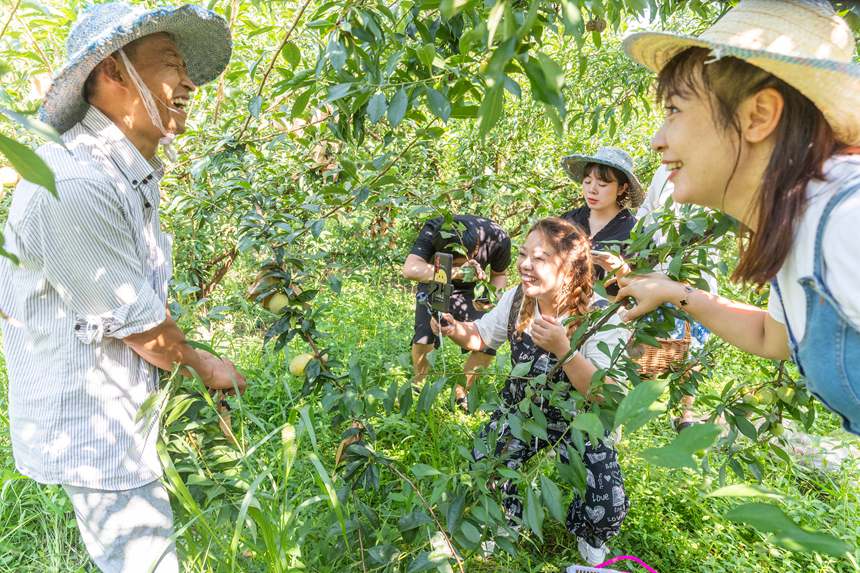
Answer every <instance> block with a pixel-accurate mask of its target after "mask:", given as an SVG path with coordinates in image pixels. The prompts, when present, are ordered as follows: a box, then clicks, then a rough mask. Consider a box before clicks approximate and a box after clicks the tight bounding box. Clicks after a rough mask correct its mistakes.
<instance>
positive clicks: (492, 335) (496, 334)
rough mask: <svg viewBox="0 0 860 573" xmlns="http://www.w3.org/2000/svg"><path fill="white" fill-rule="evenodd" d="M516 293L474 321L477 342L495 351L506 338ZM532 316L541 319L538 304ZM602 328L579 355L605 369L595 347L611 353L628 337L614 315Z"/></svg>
mask: <svg viewBox="0 0 860 573" xmlns="http://www.w3.org/2000/svg"><path fill="white" fill-rule="evenodd" d="M516 291H517V287H514V288H512V289H510V290H508V291H506V292H505V293H504V294H503V295H502V298H500V299H499V302H498V304H496V306H494V307H493V309H492V310H491V311H490V312H488V313H487V314H485V315H484V316H482V317H481V318H479V319H478V320H476V321H475V325H476V326H477V327H478V333H479V334H480V335H481V340H482V341H483V342H484V344H485V345H487V346H488V347H490V348H493V349H496V348H498V347H499V346H501V345H502V344H504V343H505V341H506V340H507V339H508V317H509V316H510V314H511V306H513V304H514V295H515V294H516ZM597 300H600V299H599V298H598V297H596V296H595V297H594V298H593V299H592V304H594V302H595V301H597ZM534 316H535V318H540V316H541V314H540V308H538V305H535V314H534ZM564 318H565V317H564V316H561V317H559V320H563V319H564ZM609 325H613V326H615V328H609ZM604 328H605V330H604V329H603V328H601V329H600V331H599V332H596V333H594V334H593V335H592V336H591V337H590V338H589V339H588V340H586V341H585V343H584V344H583V345H582V347H581V348H580V352H581V353H582V355H583V356H585V357H586V358H588V359H589V360H590V361H591V363H592V364H594V365H595V366H596V367H597V368H607V367H608V366H609V357H608V356H607V355H606V354H604V353H603V352H602V351H601V350H600V349H599V348H598V347H597V345H598V344H599V343H600V342H605V343H606V344H607V345H608V346H609V351H610V352H614V351H615V347H616V346H617V345H619V344H623V345H626V344H627V341H628V340H629V339H630V334H631V333H630V330H629V329H628V328H627V326H626V325H625V323H624V322H622V321H621V319H620V318H619V317H618V313H616V314H614V315H612V317H611V318H610V319H609V320H608V321H607V322H606V325H604ZM526 334H528V335H531V325H529V326H528V327H526Z"/></svg>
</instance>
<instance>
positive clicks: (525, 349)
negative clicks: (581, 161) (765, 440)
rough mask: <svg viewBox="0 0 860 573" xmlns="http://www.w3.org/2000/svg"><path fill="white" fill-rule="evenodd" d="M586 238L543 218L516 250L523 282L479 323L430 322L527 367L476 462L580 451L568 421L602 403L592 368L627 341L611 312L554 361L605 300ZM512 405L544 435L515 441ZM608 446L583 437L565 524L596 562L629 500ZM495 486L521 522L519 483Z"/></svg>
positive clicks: (509, 462) (506, 391)
mask: <svg viewBox="0 0 860 573" xmlns="http://www.w3.org/2000/svg"><path fill="white" fill-rule="evenodd" d="M589 242H590V241H589V239H588V236H587V235H586V234H585V232H584V230H583V229H582V228H581V227H579V226H577V225H574V224H572V223H570V222H569V221H566V220H564V219H561V218H558V217H550V218H546V219H541V220H540V221H538V222H537V223H535V225H534V226H533V227H532V228H531V229H530V230H529V232H528V234H527V235H526V239H525V242H524V243H523V245H522V246H521V247H520V249H519V253H518V256H517V270H518V271H519V273H520V277H521V279H522V282H521V284H520V285H519V286H517V287H516V288H512V289H510V290H508V291H507V292H505V294H504V295H502V297H501V298H500V299H499V303H498V304H497V305H496V307H495V308H493V310H491V311H490V312H488V313H487V314H486V315H484V316H482V317H481V318H479V319H477V320H475V321H459V320H456V319H455V317H453V316H452V315H450V314H444V315H442V318H444V319H446V321H447V323H446V324H444V325H443V324H440V323H439V322H437V321H436V320H435V319H433V320H432V321H431V322H432V326H433V331H434V332H436V333H439V334H441V335H443V336H447V337H449V338H450V339H451V340H453V341H454V342H455V343H456V344H458V345H459V346H461V347H463V348H464V349H467V350H471V351H473V352H477V351H485V350H487V349H496V348H498V347H499V346H501V345H502V344H504V343H505V341H507V342H509V343H510V345H511V364H512V366H516V365H517V364H528V365H529V372H528V373H527V374H525V375H522V376H520V375H517V376H513V375H512V376H509V377H508V379H507V381H506V382H505V385H504V387H503V388H502V391H501V398H502V404H501V405H500V406H499V408H498V409H497V410H496V411H495V412H493V414H492V415H491V416H490V421H489V422H488V424H487V425H486V426H485V428H484V430H483V431H482V432H481V438H482V439H483V440H486V441H487V442H488V443H487V444H486V449H484V450H483V451H479V450H478V449H477V448H476V449H475V450H474V451H473V457H474V458H475V460H476V461H477V460H481V459H483V458H485V457H486V456H487V454H486V453H484V452H487V451H489V452H494V455H495V456H497V457H501V458H503V460H504V463H505V465H506V466H507V467H508V468H511V469H517V468H519V467H521V466H522V465H523V464H525V463H526V462H527V461H528V460H529V459H530V458H531V457H533V456H534V455H535V454H537V453H538V452H539V451H541V450H543V449H544V448H547V447H553V448H555V449H556V451H557V452H558V454H559V456H560V457H561V459H562V460H563V461H564V462H565V463H567V461H568V460H569V459H570V456H579V455H580V454H579V452H577V451H576V447H575V446H574V442H573V438H572V436H571V431H570V424H571V422H572V421H573V420H574V419H575V418H576V416H577V414H578V413H579V412H580V411H587V410H588V409H589V408H590V404H591V403H599V402H600V401H602V399H603V388H604V385H607V384H613V383H614V381H613V380H611V379H608V378H607V379H604V380H600V381H595V380H594V377H595V376H594V375H595V373H596V372H597V370H598V368H608V367H609V365H610V362H611V360H610V355H611V354H612V353H613V352H614V351H615V349H616V348H617V347H618V345H622V346H623V345H626V344H627V340H628V338H629V336H630V333H629V331H628V330H627V329H626V328H625V327H624V326H623V324H622V323H621V321H620V319H619V318H618V317H617V315H613V316H612V317H611V318H610V319H609V321H608V322H607V323H606V325H604V327H603V328H601V329H600V330H598V331H597V332H595V333H594V334H592V335H591V336H590V337H589V338H588V339H586V340H585V341H584V343H583V345H582V346H581V347H580V348H579V350H577V351H576V352H574V353H573V354H572V355H571V356H569V357H568V358H567V359H566V360H565V362H563V363H562V364H559V361H560V360H561V359H562V358H564V357H566V356H567V354H568V352H569V351H570V349H571V342H570V337H571V335H572V333H573V332H574V331H575V330H576V329H577V328H578V327H579V326H580V324H581V323H582V322H583V321H585V320H587V319H588V313H589V311H590V310H592V309H593V308H595V307H596V308H601V307H603V306H605V305H606V304H607V302H606V301H605V300H603V299H601V298H600V297H596V296H594V293H593V291H592V286H593V281H594V274H593V272H592V261H591V253H590V250H591V249H590V245H589ZM606 350H608V352H609V353H608V354H607V352H606ZM541 379H542V380H543V381H542V382H540V381H539V380H541ZM518 412H520V413H523V414H521V416H523V417H524V418H531V419H535V420H541V421H545V423H546V436H545V437H544V438H537V437H534V438H532V439H528V440H523V439H521V438H518V437H517V436H516V435H515V434H517V432H515V431H513V430H512V429H511V424H510V423H509V420H510V419H511V416H514V415H517V413H518ZM538 423H542V422H538ZM491 436H492V437H491ZM614 443H615V439H614V436H612V435H610V434H607V435H606V436H605V438H604V439H602V440H597V441H595V442H592V441H590V440H588V441H586V442H585V451H584V455H583V456H582V461H583V464H584V465H585V468H586V488H585V492H584V495H583V496H576V497H575V498H574V500H573V502H572V503H571V504H570V506H569V508H568V513H567V520H566V525H567V528H568V530H569V531H570V532H571V533H573V534H574V535H576V536H577V538H578V546H579V551H580V553H581V554H582V556H583V558H584V559H585V560H586V561H587V562H588V563H590V564H592V565H596V564H598V563H601V562H602V561H604V560H605V558H606V554H607V552H608V548H607V547H606V541H607V540H609V539H610V538H612V537H613V536H614V535H616V534H617V533H618V532H619V530H620V528H621V523H622V522H623V521H624V518H625V516H626V515H627V511H628V509H629V507H630V503H629V500H628V498H627V495H626V494H625V491H624V479H623V476H622V473H621V467H620V466H619V464H618V455H617V453H616V451H615V446H614ZM491 444H495V447H493V446H492V445H491ZM501 490H502V491H503V492H504V494H505V497H504V499H503V506H504V508H505V511H506V513H507V516H508V518H509V519H510V520H511V522H513V523H514V524H518V523H519V522H520V519H521V517H522V513H523V504H522V499H521V497H520V496H518V495H517V488H516V485H515V484H513V483H512V482H510V481H505V482H504V483H502V484H501Z"/></svg>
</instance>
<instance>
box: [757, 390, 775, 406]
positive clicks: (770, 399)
mask: <svg viewBox="0 0 860 573" xmlns="http://www.w3.org/2000/svg"><path fill="white" fill-rule="evenodd" d="M755 395H756V398H758V402H759V404H761V405H762V406H770V405H771V404H773V403H774V402H776V393H775V392H774V391H773V390H771V389H770V388H762V389H761V390H759V391H758V392H756V394H755Z"/></svg>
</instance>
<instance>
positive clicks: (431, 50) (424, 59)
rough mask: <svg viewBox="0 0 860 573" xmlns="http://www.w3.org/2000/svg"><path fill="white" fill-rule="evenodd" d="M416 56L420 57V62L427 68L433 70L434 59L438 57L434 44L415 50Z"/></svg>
mask: <svg viewBox="0 0 860 573" xmlns="http://www.w3.org/2000/svg"><path fill="white" fill-rule="evenodd" d="M415 55H416V56H418V61H420V62H421V63H422V64H424V65H425V66H427V68H429V69H432V68H433V59H434V58H435V57H436V46H434V45H433V44H424V45H423V46H421V47H420V48H416V49H415Z"/></svg>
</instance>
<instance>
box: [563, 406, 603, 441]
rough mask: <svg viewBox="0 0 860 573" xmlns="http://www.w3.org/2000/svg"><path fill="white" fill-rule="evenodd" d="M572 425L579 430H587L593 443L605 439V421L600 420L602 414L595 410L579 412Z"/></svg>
mask: <svg viewBox="0 0 860 573" xmlns="http://www.w3.org/2000/svg"><path fill="white" fill-rule="evenodd" d="M570 425H571V426H572V427H574V428H576V429H577V430H582V431H583V432H587V433H588V437H589V439H590V440H591V443H592V444H594V445H597V444H598V443H599V442H600V440H601V439H603V434H604V428H603V422H601V421H600V416H598V415H597V414H595V413H594V412H585V413H584V414H579V415H578V416H576V418H574V419H573V422H571V424H570Z"/></svg>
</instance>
